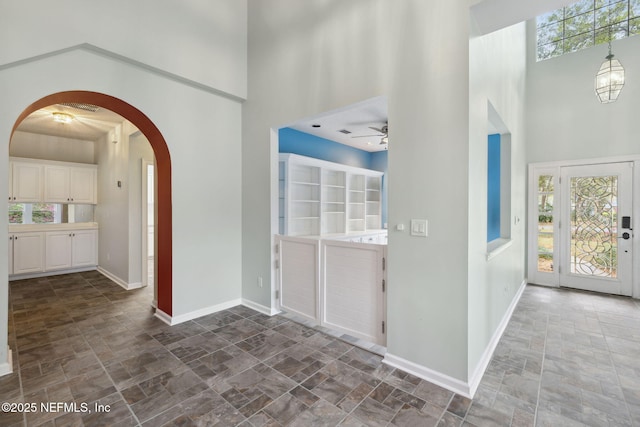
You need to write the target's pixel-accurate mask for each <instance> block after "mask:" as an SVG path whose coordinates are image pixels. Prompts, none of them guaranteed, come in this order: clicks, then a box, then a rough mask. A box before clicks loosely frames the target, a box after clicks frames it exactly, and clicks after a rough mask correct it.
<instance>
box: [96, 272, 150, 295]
mask: <svg viewBox="0 0 640 427" xmlns="http://www.w3.org/2000/svg"><path fill="white" fill-rule="evenodd" d="M97 270H98V272H100V273H101V274H102V275H104V276H106V277H108V278H109V279H111V280H112V281H114V282H115V283H117V284H118V285H120V287H122V288H124V289H125V290H127V291H130V290H132V289H139V288H141V287H142V282H133V283H127V281H126V280H122V279H121V278H119V277H118V276H116V275H115V274H113V273H111V272H109V271H107V270H105V269H104V268H102V267H100V266H98V268H97Z"/></svg>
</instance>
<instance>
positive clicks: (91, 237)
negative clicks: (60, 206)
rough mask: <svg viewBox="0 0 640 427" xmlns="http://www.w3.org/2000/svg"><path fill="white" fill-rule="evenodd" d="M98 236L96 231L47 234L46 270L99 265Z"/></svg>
mask: <svg viewBox="0 0 640 427" xmlns="http://www.w3.org/2000/svg"><path fill="white" fill-rule="evenodd" d="M97 235H98V233H97V231H96V230H68V231H62V230H61V231H49V232H47V233H46V251H45V252H46V253H45V261H46V265H45V270H46V271H51V270H64V269H69V268H77V267H88V266H95V265H97V263H98V260H97Z"/></svg>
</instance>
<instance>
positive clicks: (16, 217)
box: [9, 203, 61, 224]
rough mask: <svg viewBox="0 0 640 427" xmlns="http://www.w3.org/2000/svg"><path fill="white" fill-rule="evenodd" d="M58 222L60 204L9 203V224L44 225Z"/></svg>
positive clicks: (59, 220)
mask: <svg viewBox="0 0 640 427" xmlns="http://www.w3.org/2000/svg"><path fill="white" fill-rule="evenodd" d="M60 222H61V205H60V204H56V203H9V224H46V223H60Z"/></svg>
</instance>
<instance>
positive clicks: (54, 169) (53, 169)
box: [44, 165, 97, 204]
mask: <svg viewBox="0 0 640 427" xmlns="http://www.w3.org/2000/svg"><path fill="white" fill-rule="evenodd" d="M96 177H97V170H96V168H95V167H92V166H87V167H84V166H82V167H79V166H60V165H45V167H44V201H45V202H49V203H82V204H95V203H96V202H97V200H96Z"/></svg>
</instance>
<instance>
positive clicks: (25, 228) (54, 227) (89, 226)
mask: <svg viewBox="0 0 640 427" xmlns="http://www.w3.org/2000/svg"><path fill="white" fill-rule="evenodd" d="M97 229H98V223H97V222H74V223H65V224H10V225H9V233H26V232H34V231H60V230H97Z"/></svg>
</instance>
